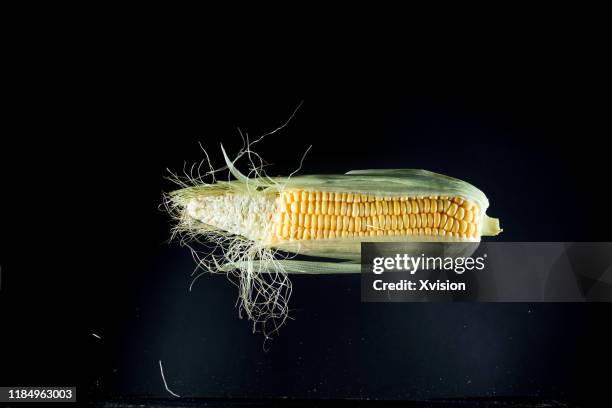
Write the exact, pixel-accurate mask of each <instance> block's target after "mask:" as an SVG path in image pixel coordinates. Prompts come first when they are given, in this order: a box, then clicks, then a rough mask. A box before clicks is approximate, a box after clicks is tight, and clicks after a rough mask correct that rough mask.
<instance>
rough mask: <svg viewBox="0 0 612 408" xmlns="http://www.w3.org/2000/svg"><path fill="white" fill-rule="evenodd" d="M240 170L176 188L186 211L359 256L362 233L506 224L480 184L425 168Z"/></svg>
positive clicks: (230, 227) (294, 247)
mask: <svg viewBox="0 0 612 408" xmlns="http://www.w3.org/2000/svg"><path fill="white" fill-rule="evenodd" d="M228 163H231V162H229V161H228ZM230 168H231V166H230ZM233 172H235V173H237V172H236V170H235V169H233ZM237 177H238V178H239V179H238V180H236V181H230V182H222V183H217V184H215V185H213V186H212V188H211V187H207V188H202V187H201V188H199V189H198V188H197V187H192V188H190V189H188V190H179V191H178V192H176V193H175V194H176V196H177V197H181V196H182V197H183V198H182V199H181V200H180V201H181V206H182V207H183V208H185V212H186V215H187V216H188V217H189V218H191V219H192V220H197V221H200V222H201V223H202V224H203V225H205V226H207V227H210V228H214V229H219V230H222V231H227V232H229V233H231V234H236V235H240V236H243V237H246V238H248V239H250V240H252V241H255V242H258V243H260V244H262V245H265V246H268V247H274V248H279V249H283V250H286V251H290V252H300V253H302V254H307V255H319V256H331V257H337V258H341V259H352V260H355V259H356V258H357V257H358V256H359V243H360V242H361V241H373V242H376V241H411V242H420V241H435V242H477V241H479V240H480V237H481V236H485V235H497V234H498V233H499V232H500V231H501V229H500V228H499V222H498V220H497V219H494V218H490V217H488V216H487V215H486V214H485V211H486V209H487V207H488V200H487V198H486V196H485V195H484V194H483V193H482V192H481V191H480V190H478V189H477V188H475V187H474V186H472V185H470V184H468V183H466V182H464V181H461V180H458V179H454V178H451V177H447V176H443V175H440V174H436V173H432V172H428V171H425V170H412V169H399V170H360V171H351V172H348V173H347V174H344V175H319V176H297V177H291V178H275V179H263V178H261V179H246V178H245V177H244V176H242V175H240V174H239V173H237ZM249 184H251V185H250V186H249ZM185 197H188V198H185Z"/></svg>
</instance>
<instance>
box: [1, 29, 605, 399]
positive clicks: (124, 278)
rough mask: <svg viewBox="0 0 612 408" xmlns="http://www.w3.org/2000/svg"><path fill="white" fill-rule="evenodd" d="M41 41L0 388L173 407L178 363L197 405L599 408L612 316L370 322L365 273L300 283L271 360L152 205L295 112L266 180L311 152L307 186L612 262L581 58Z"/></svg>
mask: <svg viewBox="0 0 612 408" xmlns="http://www.w3.org/2000/svg"><path fill="white" fill-rule="evenodd" d="M40 41H41V43H42V45H41V47H40V48H37V49H35V50H34V55H35V56H36V55H38V57H35V59H36V61H37V62H38V64H33V65H27V64H26V65H24V67H23V68H24V70H23V72H22V74H23V79H21V80H19V81H16V83H17V85H18V86H20V87H22V92H20V94H19V97H16V98H15V100H14V101H13V103H12V105H13V106H12V108H14V109H15V112H20V114H15V116H14V117H13V118H12V119H16V122H17V123H16V124H17V125H18V126H16V127H14V128H13V129H12V130H11V131H10V132H7V133H6V134H5V136H6V137H5V138H3V139H4V140H3V141H2V144H3V146H2V150H1V153H2V163H1V166H2V182H3V184H4V188H3V200H2V205H3V207H4V208H3V211H2V218H3V219H2V246H1V248H0V251H1V252H0V255H1V259H0V266H1V267H2V282H1V283H2V287H1V289H0V319H1V320H0V321H1V322H2V329H1V331H0V335H1V347H0V384H1V385H6V386H9V385H22V386H25V385H76V386H77V387H78V389H79V393H80V395H81V396H84V395H86V396H87V398H94V397H95V398H106V397H112V396H126V395H147V396H165V395H167V393H166V391H165V390H164V388H163V383H162V381H161V377H160V372H159V366H158V361H159V360H162V361H163V363H164V368H165V374H166V378H167V379H168V383H169V385H170V387H171V388H172V389H173V390H174V391H175V392H177V393H179V394H181V395H187V396H199V397H210V396H219V397H250V398H253V397H275V398H278V397H284V396H286V397H298V398H299V397H308V398H310V397H313V398H318V397H324V398H335V397H338V398H348V397H357V398H372V399H381V398H382V399H387V398H390V399H421V398H437V397H463V396H500V395H510V396H517V395H522V396H525V395H531V396H545V397H558V398H570V399H571V398H585V397H587V396H588V397H593V398H595V397H597V396H599V395H605V393H606V387H607V386H608V385H607V378H606V376H605V375H601V374H599V373H598V371H599V370H606V369H607V368H608V367H609V366H610V363H611V362H612V361H611V357H610V353H609V344H610V342H611V340H612V337H611V336H610V334H609V330H608V326H609V321H610V319H609V316H610V312H611V311H612V310H611V309H610V307H609V306H610V305H609V304H477V303H473V304H472V303H466V304H448V305H445V304H361V303H360V301H359V277H358V276H355V277H331V276H326V277H295V278H294V279H293V283H294V295H293V297H292V299H291V306H292V308H293V309H294V311H293V313H292V316H293V317H294V318H295V320H294V321H290V322H289V323H288V324H287V326H286V327H284V328H283V329H282V331H281V333H280V336H279V337H278V338H276V339H275V340H274V341H272V342H271V343H269V344H267V346H269V348H270V350H269V351H268V352H264V351H263V337H262V336H261V335H259V334H252V333H251V332H250V325H249V323H248V322H247V321H245V320H239V319H238V318H237V311H236V309H234V301H235V299H236V296H237V293H236V290H235V288H234V287H233V286H232V285H231V284H230V283H229V282H228V281H227V280H226V279H224V278H223V277H221V276H214V277H211V276H205V277H203V278H202V279H200V280H199V281H198V283H197V284H196V285H195V287H194V290H193V292H191V293H188V292H187V288H188V285H189V283H190V273H191V272H192V270H193V267H194V264H193V262H192V259H191V257H190V255H189V252H188V251H187V250H186V249H184V248H180V247H178V246H177V245H176V244H175V243H168V242H167V239H168V237H169V232H168V231H169V226H170V224H169V220H168V217H167V216H166V215H165V214H164V213H163V212H162V211H160V210H159V208H158V206H159V204H160V201H161V195H162V191H169V190H171V189H173V188H174V187H173V186H172V184H171V183H169V182H168V181H167V180H165V179H164V177H165V176H166V175H167V174H168V173H167V171H166V169H167V168H169V169H174V170H180V169H181V168H182V167H183V163H184V162H185V161H186V162H188V163H191V162H194V161H198V160H200V159H202V158H203V154H202V152H201V151H200V149H199V146H198V142H202V144H203V146H204V147H205V148H206V149H208V152H209V154H210V155H211V158H212V160H213V162H214V163H215V164H217V165H220V164H221V155H220V149H219V143H220V142H222V143H223V144H224V146H225V147H226V148H227V150H228V151H230V152H235V151H236V149H237V148H239V147H240V144H241V140H240V138H239V136H238V132H237V128H238V127H240V128H241V129H242V130H243V131H246V132H248V133H249V134H250V135H252V136H256V135H259V134H262V133H264V132H266V131H269V130H271V129H273V128H275V127H277V126H278V125H280V124H282V123H283V122H284V121H285V120H286V119H287V118H288V117H289V115H290V114H291V112H292V111H293V110H294V109H295V108H296V106H297V105H298V104H299V103H300V102H302V101H303V104H302V106H301V108H300V109H299V110H298V112H297V114H296V116H295V117H294V119H293V120H292V121H291V122H290V123H289V124H288V126H287V127H286V128H284V129H283V130H282V131H280V132H278V133H277V134H275V135H273V136H270V137H269V138H267V139H266V140H265V141H264V142H262V143H261V145H260V146H259V147H258V151H259V152H261V153H262V154H263V155H264V157H265V158H266V159H267V160H268V161H269V162H271V163H273V166H271V167H270V168H269V169H268V173H269V174H271V175H276V174H279V175H285V174H287V173H288V172H290V171H292V170H293V169H295V168H296V167H297V165H298V163H299V160H300V158H301V157H302V154H303V152H304V151H305V150H306V148H307V147H308V146H310V145H312V146H313V147H312V150H311V151H310V153H309V154H308V156H307V157H306V160H305V161H304V165H303V168H302V173H304V174H305V173H338V172H345V171H348V170H351V169H358V168H401V167H409V168H425V169H429V170H432V171H437V172H441V173H444V174H448V175H451V176H454V177H458V178H461V179H464V180H467V181H469V182H471V183H472V184H474V185H476V186H477V187H479V188H481V189H482V190H483V191H484V192H485V193H486V194H487V195H488V197H489V200H490V202H491V207H490V210H489V213H490V214H491V215H493V216H496V217H499V218H500V219H501V223H502V227H503V228H504V233H503V235H501V236H500V237H499V239H500V240H505V241H548V240H551V241H609V240H610V236H609V231H610V220H609V216H608V215H607V207H608V204H607V201H606V197H605V193H604V192H605V190H606V189H607V188H608V182H607V178H608V176H609V167H608V166H609V158H608V157H609V150H608V148H607V147H606V146H605V144H604V143H605V141H604V139H606V138H607V137H608V135H609V132H607V131H606V130H605V129H607V128H606V127H602V126H603V125H602V124H603V123H604V122H605V118H606V117H607V115H609V113H608V111H607V108H606V106H605V105H604V104H603V103H602V101H601V98H600V94H601V93H602V91H601V84H600V83H599V79H598V78H599V77H598V76H597V74H598V71H599V69H600V68H599V66H598V64H597V62H596V61H594V60H592V59H591V53H590V51H589V50H588V49H586V48H584V47H583V46H582V45H580V46H576V47H574V48H571V49H570V50H568V49H567V48H566V47H565V45H564V46H559V47H558V48H551V47H546V48H538V47H537V46H536V47H534V48H535V49H534V50H532V51H529V52H528V51H525V52H524V53H523V52H516V53H514V54H512V55H509V54H507V53H505V52H500V53H499V54H496V55H495V56H494V55H492V54H490V53H488V52H487V53H485V54H483V55H481V57H482V58H480V59H478V60H474V59H473V55H471V54H465V53H463V51H457V52H455V53H453V54H448V55H445V58H441V59H440V60H436V61H435V62H434V61H432V60H431V59H429V58H427V57H423V58H420V59H417V58H414V59H412V60H409V61H407V63H406V64H405V65H404V64H402V65H399V64H398V63H397V61H384V60H377V62H376V63H372V61H370V63H371V65H372V66H373V68H372V69H369V65H368V66H367V67H366V66H364V65H365V64H364V63H363V61H364V60H367V58H365V57H364V59H363V60H362V59H358V60H357V61H355V63H351V64H346V65H347V66H346V67H345V66H344V65H343V66H342V68H340V66H339V65H336V64H333V63H331V62H330V61H328V60H325V59H322V60H317V62H313V61H312V60H308V58H306V57H304V59H302V60H297V61H296V62H295V64H287V65H286V64H285V61H282V58H276V59H269V58H264V59H263V60H264V61H266V62H267V63H266V64H264V65H262V63H261V60H257V62H256V61H254V60H251V59H249V57H248V56H245V57H244V58H243V59H242V60H241V61H237V62H236V63H235V64H230V65H231V68H227V67H226V65H222V62H221V61H222V60H223V57H215V58H213V57H212V56H206V55H202V53H197V54H198V55H197V57H196V56H194V55H193V54H192V55H189V56H188V57H185V55H188V53H187V52H186V51H187V50H183V49H181V50H180V51H179V50H176V49H175V48H174V45H172V44H161V43H157V44H155V45H152V46H149V47H148V46H143V44H140V43H138V46H135V45H134V44H131V43H130V44H125V45H124V47H117V48H115V49H107V48H105V47H103V46H102V43H101V41H99V40H97V41H92V43H89V44H88V46H87V47H75V48H74V49H72V48H70V47H68V49H64V50H62V51H61V52H58V51H57V50H53V48H49V50H50V51H43V49H47V48H46V46H47V45H49V44H44V39H40ZM515 51H516V50H515ZM230 53H231V52H230ZM358 61H362V62H361V63H359V62H358ZM423 61H426V64H424V63H423ZM358 68H361V69H359V70H358ZM93 333H95V334H97V335H99V336H100V337H101V339H97V338H95V337H94V336H93Z"/></svg>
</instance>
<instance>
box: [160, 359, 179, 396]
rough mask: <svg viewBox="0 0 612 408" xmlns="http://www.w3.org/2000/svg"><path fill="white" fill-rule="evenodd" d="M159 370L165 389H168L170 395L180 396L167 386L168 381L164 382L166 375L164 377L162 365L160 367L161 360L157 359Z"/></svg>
mask: <svg viewBox="0 0 612 408" xmlns="http://www.w3.org/2000/svg"><path fill="white" fill-rule="evenodd" d="M159 371H160V372H161V377H162V380H163V381H164V387H166V391H168V392H169V393H170V394H171V395H173V396H175V397H177V398H181V396H180V395H178V394H176V393H174V392H172V390H171V389H170V388H168V383H167V382H166V377H164V367H162V362H161V360H159Z"/></svg>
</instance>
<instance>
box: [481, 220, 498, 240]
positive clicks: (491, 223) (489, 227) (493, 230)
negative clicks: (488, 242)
mask: <svg viewBox="0 0 612 408" xmlns="http://www.w3.org/2000/svg"><path fill="white" fill-rule="evenodd" d="M502 231H503V229H501V228H500V227H499V219H498V218H491V217H489V216H488V215H485V216H484V218H483V219H482V233H481V235H482V236H489V237H493V236H495V235H499V233H500V232H502Z"/></svg>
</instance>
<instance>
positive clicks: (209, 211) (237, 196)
mask: <svg viewBox="0 0 612 408" xmlns="http://www.w3.org/2000/svg"><path fill="white" fill-rule="evenodd" d="M280 204H281V203H280V200H279V199H278V196H277V195H275V194H246V193H228V194H223V195H216V196H209V195H206V196H200V197H197V198H193V199H191V200H190V201H189V202H188V204H187V214H188V215H189V216H190V217H192V218H194V219H196V220H198V221H201V222H203V223H205V224H208V225H210V226H213V227H215V228H218V229H220V230H224V231H227V232H229V233H231V234H236V235H242V236H243V237H246V238H248V239H250V240H253V241H256V242H260V243H266V242H269V241H270V240H271V238H272V236H273V231H274V222H275V221H277V220H275V219H274V214H279V213H280V211H278V209H279V206H280Z"/></svg>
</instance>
